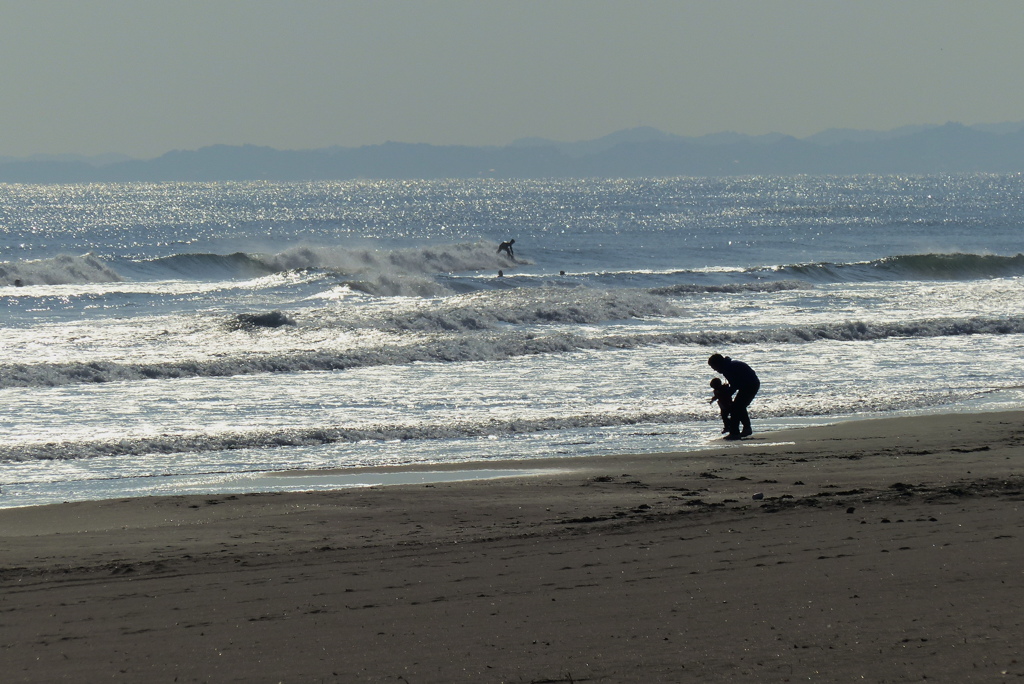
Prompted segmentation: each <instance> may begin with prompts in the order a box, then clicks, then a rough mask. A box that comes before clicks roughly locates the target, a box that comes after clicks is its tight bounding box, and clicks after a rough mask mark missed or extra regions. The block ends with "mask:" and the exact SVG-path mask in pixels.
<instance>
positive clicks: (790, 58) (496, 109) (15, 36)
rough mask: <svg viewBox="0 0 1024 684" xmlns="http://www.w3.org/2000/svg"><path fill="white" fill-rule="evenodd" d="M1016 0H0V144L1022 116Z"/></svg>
mask: <svg viewBox="0 0 1024 684" xmlns="http://www.w3.org/2000/svg"><path fill="white" fill-rule="evenodd" d="M1022 35H1024V2H1021V1H1020V0H974V1H972V2H964V1H963V0H887V1H882V0H856V1H854V0H849V1H845V0H844V1H839V0H744V1H738V0H618V1H610V0H496V1H492V0H405V1H402V2H398V1H395V0H372V1H371V0H363V1H359V2H356V1H350V0H280V1H279V0H273V1H270V0H33V1H32V2H28V1H26V0H0V64H2V65H3V66H2V68H0V156H13V157H19V156H27V155H31V154H66V153H67V154H84V155H99V154H108V153H115V154H126V155H130V156H133V157H137V158H153V157H157V156H159V155H161V154H163V153H165V152H168V151H171V150H192V149H198V148H200V147H204V146H207V145H214V144H227V145H241V144H253V145H266V146H270V147H275V148H278V149H311V148H320V147H329V146H333V145H341V146H345V147H359V146H363V145H373V144H379V143H383V142H387V141H398V142H414V143H431V144H437V145H451V144H459V145H506V144H508V143H510V142H512V141H514V140H516V139H518V138H524V137H543V138H550V139H554V140H560V141H566V142H569V141H576V140H589V139H593V138H597V137H601V136H603V135H607V134H609V133H612V132H614V131H617V130H622V129H626V128H633V127H637V126H653V127H655V128H658V129H660V130H662V131H665V132H668V133H675V134H678V135H687V136H697V135H704V134H708V133H717V132H723V131H735V132H739V133H746V134H751V135H759V134H763V133H772V132H777V133H784V134H788V135H793V136H796V137H806V136H808V135H811V134H814V133H817V132H820V131H822V130H825V129H828V128H855V129H867V130H890V129H893V128H898V127H900V126H904V125H917V124H942V123H946V122H948V121H955V122H959V123H964V124H968V125H970V124H977V123H1002V122H1008V121H1022V120H1024V88H1021V87H1020V84H1021V70H1022V65H1024V40H1021V38H1020V37H1021V36H1022Z"/></svg>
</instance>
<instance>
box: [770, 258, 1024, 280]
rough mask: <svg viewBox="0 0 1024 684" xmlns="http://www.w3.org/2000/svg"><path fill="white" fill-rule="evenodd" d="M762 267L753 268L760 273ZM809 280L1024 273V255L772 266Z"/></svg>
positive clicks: (975, 277) (962, 277)
mask: <svg viewBox="0 0 1024 684" xmlns="http://www.w3.org/2000/svg"><path fill="white" fill-rule="evenodd" d="M762 270H763V269H754V271H753V272H761V271H762ZM772 271H773V272H774V273H775V274H777V275H784V276H786V277H792V278H797V279H799V280H802V281H810V282H861V281H875V280H978V279H984V278H1006V277H1013V276H1020V275H1024V254H1017V255H1016V256H997V255H991V254H989V255H986V254H962V253H952V254H906V255H901V256H892V257H885V258H884V259H876V260H874V261H863V262H855V263H828V262H819V263H811V264H798V265H792V266H780V267H778V268H775V269H772Z"/></svg>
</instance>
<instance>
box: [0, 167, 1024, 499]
mask: <svg viewBox="0 0 1024 684" xmlns="http://www.w3.org/2000/svg"><path fill="white" fill-rule="evenodd" d="M1022 200H1024V178H1022V176H1021V175H1017V174H1015V175H958V176H915V177H903V176H856V177H774V176H773V177H749V178H666V179H630V180H605V179H591V180H549V181H534V180H531V181H517V180H493V179H478V180H449V181H350V182H316V183H159V184H142V183H139V184H90V185H0V303H2V304H0V317H2V318H0V322H2V326H3V338H2V341H0V405H2V407H3V408H2V410H0V434H2V435H3V440H2V441H0V507H11V506H25V505H37V504H45V503H55V502H61V501H73V500H83V499H99V498H112V497H124V496H140V495H156V494H182V493H194V492H211V493H212V492H220V493H226V492H247V491H278V490H285V489H315V488H329V487H339V486H362V485H372V484H380V483H383V482H387V481H389V480H388V476H386V475H381V474H370V473H365V472H363V471H361V470H357V468H358V467H360V466H382V465H404V466H409V465H413V466H419V470H420V471H429V470H430V468H431V466H432V465H437V464H442V463H443V464H452V463H456V464H458V463H464V464H466V467H467V469H468V468H470V467H472V468H486V463H487V462H488V461H491V460H495V459H519V460H522V462H523V468H524V470H528V469H529V468H530V462H531V460H533V459H537V458H542V457H560V458H564V459H565V462H566V463H567V464H571V460H572V458H574V457H578V456H584V455H591V454H607V453H656V452H664V451H689V450H696V449H699V448H702V447H706V446H708V445H709V444H714V443H715V440H717V439H718V438H719V437H720V434H719V432H720V428H721V425H720V420H719V417H718V413H717V409H716V407H714V406H713V405H711V404H710V403H709V400H710V398H711V391H710V387H709V386H708V383H709V381H710V379H711V378H712V377H714V373H713V371H712V370H711V369H710V368H709V367H708V366H707V364H706V360H707V357H708V356H709V355H710V354H712V353H715V352H719V353H723V354H726V355H729V356H732V357H734V358H737V359H740V360H743V361H746V362H747V363H749V364H750V365H751V366H752V367H754V368H755V369H756V370H757V372H758V374H759V375H760V377H761V379H762V390H761V392H760V393H759V394H758V396H757V399H756V400H755V401H754V403H753V405H752V406H751V415H752V417H753V419H754V429H755V431H765V430H771V429H775V428H780V427H789V426H799V425H812V424H818V423H825V422H834V421H837V420H845V419H850V418H862V417H876V416H888V415H908V414H919V413H925V412H946V411H981V410H996V409H1009V408H1020V407H1021V406H1022V405H1024V358H1022V355H1021V354H1020V351H1019V350H1020V349H1021V346H1022V342H1024V306H1022V303H1024V255H1022V254H1021V251H1022V247H1021V244H1022V237H1024V230H1022V227H1024V201H1022ZM508 239H515V241H516V242H515V250H516V255H515V256H516V258H515V260H511V259H509V258H507V257H506V256H504V255H501V254H498V253H497V251H496V248H497V245H498V243H499V242H501V241H504V240H508ZM738 448H742V446H740V447H738ZM471 464H472V465H471ZM327 473H330V475H326V474H327ZM421 476H422V477H425V478H426V479H429V478H430V477H431V476H430V475H421ZM438 477H439V476H438Z"/></svg>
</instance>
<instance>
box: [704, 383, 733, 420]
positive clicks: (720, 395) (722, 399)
mask: <svg viewBox="0 0 1024 684" xmlns="http://www.w3.org/2000/svg"><path fill="white" fill-rule="evenodd" d="M711 389H712V390H713V391H714V396H713V397H711V400H710V401H709V402H708V403H709V404H713V403H715V402H716V401H717V402H718V410H719V411H721V412H722V423H723V424H724V427H723V428H722V432H728V431H729V415H730V414H731V413H732V394H733V392H735V391H736V390H734V389H733V388H732V387H730V386H729V384H728V383H723V382H722V379H721V378H711Z"/></svg>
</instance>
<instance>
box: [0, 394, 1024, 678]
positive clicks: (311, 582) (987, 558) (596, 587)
mask: <svg viewBox="0 0 1024 684" xmlns="http://www.w3.org/2000/svg"><path fill="white" fill-rule="evenodd" d="M755 427H756V425H755ZM462 467H464V466H462ZM481 467H486V468H488V469H494V468H508V469H510V470H512V469H521V468H522V467H523V463H522V462H512V461H510V462H507V463H494V462H488V463H487V464H485V465H482V466H481ZM529 467H531V468H534V467H537V468H550V472H549V473H546V474H543V475H535V476H530V477H518V476H517V477H508V478H501V479H490V480H475V481H466V482H455V483H451V482H449V483H435V484H426V485H423V484H420V485H406V486H393V487H374V488H365V489H358V490H344V491H335V492H319V493H306V494H251V495H237V496H235V495H221V496H213V495H211V496H192V497H164V498H142V499H120V500H114V501H100V502H87V503H71V504H63V505H55V506H43V507H33V508H20V509H9V510H3V511H0V549H2V556H0V558H2V561H0V562H2V565H0V584H2V594H0V596H2V598H0V652H2V654H3V655H2V659H0V663H2V673H0V678H2V681H4V682H58V681H61V682H63V681H69V682H98V681H125V682H142V681H146V682H150V681H153V682H405V683H406V684H421V683H423V682H535V683H541V682H546V683H552V682H714V681H723V682H724V681H730V682H737V681H738V682H785V681H808V680H809V681H821V682H831V681H835V682H850V681H869V682H918V681H926V680H927V681H939V682H971V681H977V682H992V681H1004V680H1009V681H1020V680H1022V679H1024V656H1022V654H1024V564H1022V559H1024V491H1022V490H1024V412H1009V413H964V414H955V415H937V416H926V417H916V418H897V419H884V420H865V421H856V422H844V423H840V424H837V425H834V426H828V427H821V428H807V429H803V430H793V431H784V432H772V433H762V434H756V435H755V436H754V438H752V439H749V440H745V441H743V442H742V443H738V444H737V443H727V442H722V444H721V447H719V448H715V449H711V450H707V451H702V452H699V453H679V454H672V453H668V454H656V455H643V456H630V455H623V456H616V457H603V458H587V459H572V460H552V461H545V462H536V461H531V462H530V463H529Z"/></svg>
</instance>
